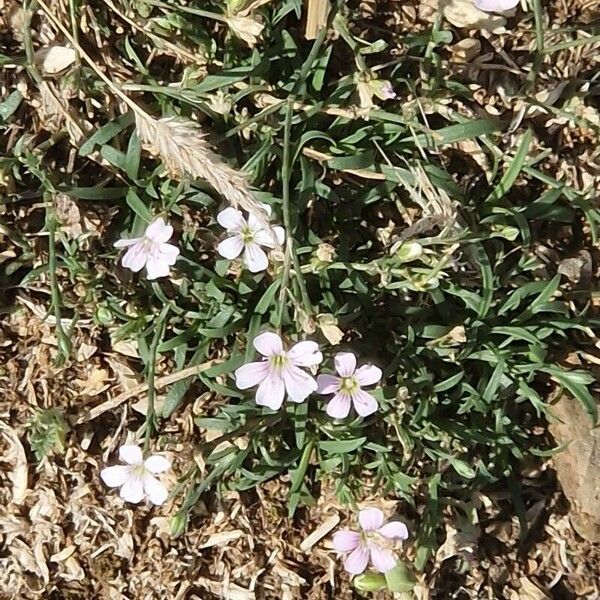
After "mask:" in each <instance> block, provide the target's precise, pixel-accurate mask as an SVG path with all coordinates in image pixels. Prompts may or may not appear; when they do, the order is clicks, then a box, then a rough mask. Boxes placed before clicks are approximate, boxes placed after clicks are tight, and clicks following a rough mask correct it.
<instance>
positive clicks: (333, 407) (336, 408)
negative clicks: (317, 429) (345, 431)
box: [327, 394, 352, 419]
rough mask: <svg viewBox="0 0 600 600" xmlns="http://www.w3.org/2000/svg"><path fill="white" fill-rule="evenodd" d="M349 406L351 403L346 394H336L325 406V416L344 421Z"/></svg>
mask: <svg viewBox="0 0 600 600" xmlns="http://www.w3.org/2000/svg"><path fill="white" fill-rule="evenodd" d="M351 405H352V401H351V400H350V396H348V394H336V395H335V396H334V397H333V398H332V399H331V400H330V401H329V403H328V404H327V414H328V415H329V416H330V417H332V418H333V419H345V418H346V417H347V416H348V413H349V412H350V406H351Z"/></svg>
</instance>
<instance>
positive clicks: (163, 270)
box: [146, 253, 171, 279]
mask: <svg viewBox="0 0 600 600" xmlns="http://www.w3.org/2000/svg"><path fill="white" fill-rule="evenodd" d="M170 272H171V269H170V267H169V263H168V262H167V261H166V260H164V259H163V257H162V255H161V254H160V253H153V254H151V255H150V256H148V260H147V261H146V277H147V278H148V279H158V278H159V277H168V275H169V273H170Z"/></svg>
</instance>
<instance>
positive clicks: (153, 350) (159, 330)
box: [144, 304, 171, 452]
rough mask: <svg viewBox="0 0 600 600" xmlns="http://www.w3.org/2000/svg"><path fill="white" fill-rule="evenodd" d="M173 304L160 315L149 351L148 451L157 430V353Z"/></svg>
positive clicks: (145, 432) (145, 431)
mask: <svg viewBox="0 0 600 600" xmlns="http://www.w3.org/2000/svg"><path fill="white" fill-rule="evenodd" d="M170 309H171V305H170V304H167V305H166V306H165V307H164V308H163V309H162V312H161V313H160V315H159V316H158V322H157V324H156V328H155V330H154V336H153V338H152V343H151V344H150V349H149V353H148V374H147V377H146V380H147V383H148V408H147V409H146V422H145V426H144V452H148V448H149V447H150V438H151V437H152V434H153V433H154V432H155V431H156V411H155V408H154V401H155V399H156V388H155V387H154V375H155V369H156V355H157V354H158V345H159V344H160V341H161V340H162V337H163V335H164V332H165V326H166V323H167V315H168V314H169V310H170Z"/></svg>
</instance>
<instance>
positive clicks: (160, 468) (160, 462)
mask: <svg viewBox="0 0 600 600" xmlns="http://www.w3.org/2000/svg"><path fill="white" fill-rule="evenodd" d="M144 466H145V467H146V469H148V471H150V473H154V474H155V475H156V474H157V473H164V472H165V471H168V470H169V469H170V468H171V461H170V460H169V459H168V458H165V457H164V456H161V455H160V454H153V455H152V456H149V457H148V458H147V459H146V460H145V461H144Z"/></svg>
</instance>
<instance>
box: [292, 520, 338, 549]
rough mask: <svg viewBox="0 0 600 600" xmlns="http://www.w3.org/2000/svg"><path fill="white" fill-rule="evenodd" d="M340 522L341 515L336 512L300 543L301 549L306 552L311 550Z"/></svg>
mask: <svg viewBox="0 0 600 600" xmlns="http://www.w3.org/2000/svg"><path fill="white" fill-rule="evenodd" d="M339 522H340V516H339V515H337V514H335V515H332V516H331V517H329V518H328V519H327V520H326V521H325V522H324V523H321V525H319V526H318V527H317V528H316V529H315V530H314V531H313V532H312V533H311V534H310V535H309V536H308V537H306V538H304V540H303V541H302V543H301V544H300V550H302V552H306V551H307V550H310V549H311V548H312V547H313V546H314V545H315V544H316V543H317V542H319V541H320V540H321V539H322V538H324V537H325V536H326V535H327V534H328V533H329V532H330V531H331V530H332V529H333V528H334V527H336V526H337V525H338V524H339Z"/></svg>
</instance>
